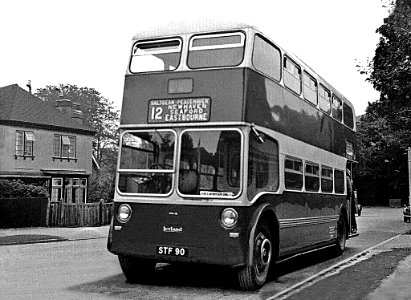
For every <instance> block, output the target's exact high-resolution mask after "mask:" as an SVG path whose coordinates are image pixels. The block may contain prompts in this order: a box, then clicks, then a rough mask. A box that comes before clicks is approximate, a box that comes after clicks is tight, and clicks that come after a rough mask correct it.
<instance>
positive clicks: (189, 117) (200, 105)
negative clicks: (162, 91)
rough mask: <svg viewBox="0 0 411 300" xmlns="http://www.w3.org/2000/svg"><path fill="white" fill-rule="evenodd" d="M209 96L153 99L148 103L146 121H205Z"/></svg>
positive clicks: (209, 101) (208, 111)
mask: <svg viewBox="0 0 411 300" xmlns="http://www.w3.org/2000/svg"><path fill="white" fill-rule="evenodd" d="M210 107H211V99H210V98H205V97H204V98H184V99H155V100H150V102H149V105H148V123H180V122H181V123H183V122H207V121H209V119H210Z"/></svg>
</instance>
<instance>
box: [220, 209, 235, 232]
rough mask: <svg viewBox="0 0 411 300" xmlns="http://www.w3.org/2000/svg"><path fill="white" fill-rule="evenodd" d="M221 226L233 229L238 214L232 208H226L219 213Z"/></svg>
mask: <svg viewBox="0 0 411 300" xmlns="http://www.w3.org/2000/svg"><path fill="white" fill-rule="evenodd" d="M220 221H221V225H222V226H223V227H225V228H233V227H234V226H235V225H236V224H237V221H238V213H237V211H236V210H235V209H234V208H226V209H224V210H223V212H222V213H221V220H220Z"/></svg>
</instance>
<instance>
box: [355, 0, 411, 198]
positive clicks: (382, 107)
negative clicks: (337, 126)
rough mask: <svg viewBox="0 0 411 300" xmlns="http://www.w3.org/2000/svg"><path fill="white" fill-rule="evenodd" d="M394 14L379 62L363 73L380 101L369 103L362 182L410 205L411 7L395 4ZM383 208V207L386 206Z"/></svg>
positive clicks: (406, 0)
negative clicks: (408, 175) (408, 154)
mask: <svg viewBox="0 0 411 300" xmlns="http://www.w3.org/2000/svg"><path fill="white" fill-rule="evenodd" d="M390 5H391V13H390V15H389V17H388V18H386V19H385V20H384V24H383V25H381V26H380V27H379V28H378V29H377V33H379V34H381V37H380V41H379V43H378V45H377V48H376V50H375V56H374V58H373V59H372V61H370V62H369V63H368V65H367V66H365V67H362V68H361V69H360V72H361V73H363V74H366V75H367V81H369V82H370V83H371V84H372V85H373V86H374V88H375V89H376V90H377V91H379V92H380V98H379V99H378V100H377V101H376V102H374V103H369V104H368V107H367V110H366V114H365V115H364V116H363V117H362V118H361V122H359V126H358V137H359V143H358V150H359V151H358V154H359V155H358V156H359V167H358V173H357V174H358V176H359V180H360V181H362V182H363V183H368V185H369V186H370V189H368V190H372V188H371V187H372V186H373V187H374V190H376V189H380V191H378V192H377V193H378V194H379V195H383V197H384V198H387V197H399V198H402V199H403V200H404V201H405V199H407V184H408V183H407V178H408V177H407V159H406V156H405V150H406V149H407V148H408V147H409V146H411V101H410V100H411V1H410V0H397V1H396V2H395V3H394V2H393V1H392V2H390ZM380 204H381V203H380Z"/></svg>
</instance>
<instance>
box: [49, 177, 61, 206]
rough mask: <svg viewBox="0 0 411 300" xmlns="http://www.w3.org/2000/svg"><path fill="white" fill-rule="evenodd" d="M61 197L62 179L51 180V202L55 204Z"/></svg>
mask: <svg viewBox="0 0 411 300" xmlns="http://www.w3.org/2000/svg"><path fill="white" fill-rule="evenodd" d="M62 197H63V178H53V179H52V180H51V201H52V202H57V201H60V199H61V198H62Z"/></svg>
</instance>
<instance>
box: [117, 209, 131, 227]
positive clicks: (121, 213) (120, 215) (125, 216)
mask: <svg viewBox="0 0 411 300" xmlns="http://www.w3.org/2000/svg"><path fill="white" fill-rule="evenodd" d="M130 218H131V207H130V205H128V204H121V205H120V206H119V207H118V212H117V220H119V222H121V223H126V222H127V221H128V220H129V219H130Z"/></svg>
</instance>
